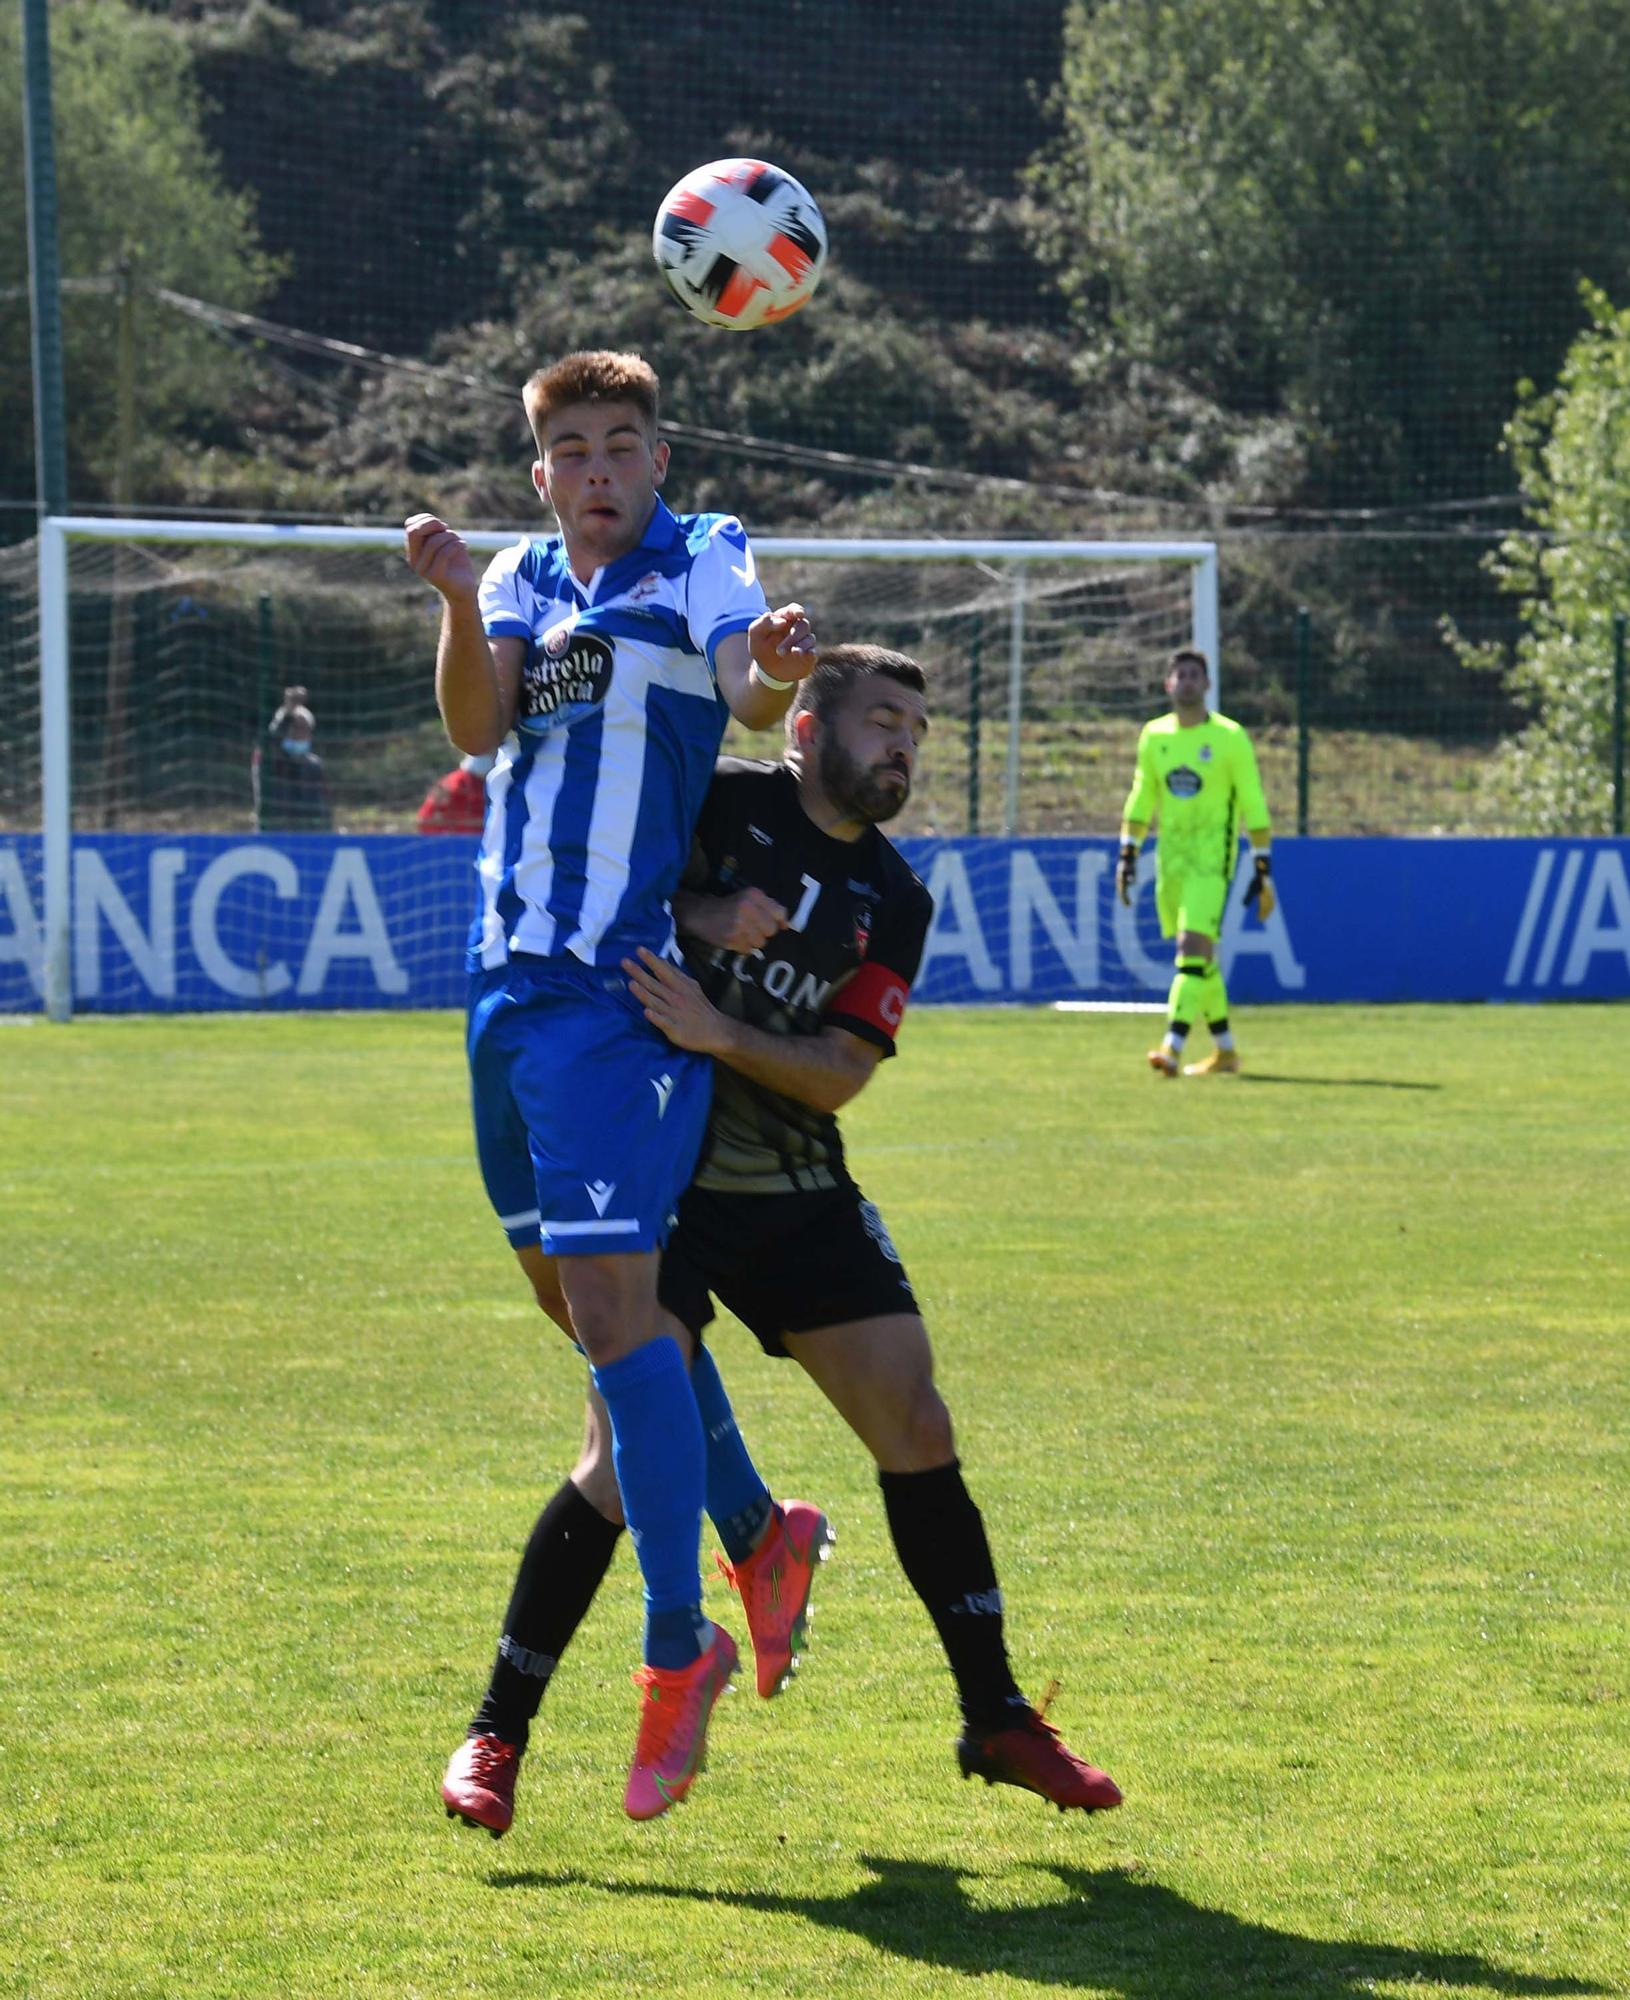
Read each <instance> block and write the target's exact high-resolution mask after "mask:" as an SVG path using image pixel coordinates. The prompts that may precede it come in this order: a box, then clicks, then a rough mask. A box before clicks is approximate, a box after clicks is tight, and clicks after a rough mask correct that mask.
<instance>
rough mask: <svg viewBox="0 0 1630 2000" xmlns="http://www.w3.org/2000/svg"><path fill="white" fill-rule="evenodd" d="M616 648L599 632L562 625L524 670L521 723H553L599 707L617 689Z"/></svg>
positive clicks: (529, 658)
mask: <svg viewBox="0 0 1630 2000" xmlns="http://www.w3.org/2000/svg"><path fill="white" fill-rule="evenodd" d="M611 666H612V649H611V645H610V643H609V641H607V640H605V639H601V638H598V637H597V636H596V635H595V634H594V633H593V632H580V631H576V630H574V628H573V627H572V626H570V625H557V626H556V627H555V629H554V631H552V632H550V633H548V634H546V635H545V638H544V641H543V645H542V647H541V648H537V647H534V648H533V649H532V650H531V652H530V653H529V654H528V656H527V661H526V665H525V667H524V668H523V670H522V674H521V702H520V726H521V727H522V728H523V729H533V730H540V729H548V728H549V727H550V726H551V725H552V724H554V723H556V722H563V721H570V720H571V719H572V718H573V717H574V716H578V715H582V714H585V713H587V711H588V710H590V709H593V708H598V707H599V706H600V704H601V702H603V701H604V700H605V698H606V696H607V694H608V693H609V692H610V690H611Z"/></svg>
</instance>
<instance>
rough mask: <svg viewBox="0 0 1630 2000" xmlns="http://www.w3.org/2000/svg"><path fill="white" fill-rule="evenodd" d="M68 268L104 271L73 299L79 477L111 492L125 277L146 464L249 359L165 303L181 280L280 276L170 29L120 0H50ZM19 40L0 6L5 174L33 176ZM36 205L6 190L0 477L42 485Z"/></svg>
mask: <svg viewBox="0 0 1630 2000" xmlns="http://www.w3.org/2000/svg"><path fill="white" fill-rule="evenodd" d="M51 36H52V69H53V94H54V99H55V104H54V112H55V119H54V122H55V132H56V155H57V180H58V202H59V211H60V244H61V258H62V271H63V276H64V278H65V279H66V280H69V281H70V282H72V281H78V283H79V284H83V282H84V281H86V280H92V281H94V280H103V281H105V285H104V287H103V288H102V289H96V290H81V289H78V288H77V286H76V288H75V289H72V290H70V291H69V292H68V293H67V294H66V296H65V298H64V301H63V318H64V328H63V337H64V350H65V354H64V366H65V373H66V386H67V405H68V450H69V489H70V492H71V493H72V494H73V496H74V497H75V498H76V499H84V498H87V497H89V496H90V495H91V494H93V493H97V494H100V493H106V492H107V491H108V490H109V488H110V487H111V485H112V483H113V479H114V474H115V457H116V438H117V435H118V424H117V421H116V417H117V412H116V407H115V404H116V388H115V384H116V377H117V369H116V365H115V348H116V339H117V329H116V318H117V314H118V310H119V296H118V291H117V288H116V282H115V281H116V276H117V274H118V272H119V270H120V268H121V266H123V267H124V268H125V270H126V271H127V272H128V274H129V278H130V281H131V282H130V299H131V301H132V304H131V310H132V311H133V312H134V313H135V315H136V322H135V328H134V333H135V339H136V347H137V361H136V369H135V374H136V379H137V382H138V385H139V387H138V398H139V401H138V411H137V417H138V423H137V433H136V435H137V453H138V469H141V468H146V469H151V468H153V467H154V466H155V465H156V464H157V463H158V461H159V460H160V459H161V458H162V456H163V454H164V452H165V451H166V449H167V448H169V446H170V443H171V441H172V440H174V439H175V438H177V437H178V436H180V435H181V434H182V433H183V432H184V431H185V430H186V429H187V428H188V427H196V426H198V425H199V424H200V423H207V421H208V419H209V418H210V416H211V415H212V414H214V413H217V412H220V411H222V410H224V409H226V408H227V407H229V405H230V402H231V399H232V397H233V395H234V394H235V392H236V391H237V389H238V387H239V386H240V384H241V382H242V380H243V363H242V361H241V359H240V358H239V357H238V356H236V355H234V354H233V353H232V352H231V351H230V350H228V349H227V348H225V347H224V346H223V345H222V344H221V342H219V341H218V340H217V339H215V338H214V336H213V335H211V334H209V333H208V332H206V331H204V330H202V329H201V328H198V327H195V326H192V325H189V324H188V323H187V322H186V321H185V320H182V319H180V318H178V317H177V316H176V315H175V314H174V313H171V312H169V311H167V310H165V309H162V308H160V307H158V306H156V305H155V304H154V303H153V302H152V301H151V298H150V296H146V297H144V293H146V292H147V291H148V288H151V287H153V286H157V285H164V286H169V287H171V288H173V289H175V290H177V291H181V292H187V293H190V294H196V295H200V296H202V297H204V298H207V299H210V300H213V301H215V302H217V303H220V304H225V305H229V306H236V307H239V308H247V307H252V306H254V305H255V304H257V303H258V301H259V300H260V298H261V297H262V295H263V294H264V293H265V291H266V290H267V289H268V288H269V285H270V283H271V281H272V279H273V277H274V275H275V273H274V271H273V268H272V266H271V265H270V264H269V263H268V261H267V259H266V258H265V257H264V256H263V255H262V254H261V252H260V250H259V247H258V245H257V242H256V237H255V230H254V222H253V204H252V202H251V200H250V198H249V197H248V196H247V195H244V194H241V193H233V192H231V191H229V190H228V189H226V188H225V187H224V186H223V185H222V184H221V180H220V176H219V174H218V172H217V169H216V165H215V161H214V158H213V156H212V155H211V153H210V151H209V149H208V148H207V147H206V146H205V144H204V141H203V138H202V136H201V117H202V107H201V105H200V102H199V97H198V92H197V90H196V87H195V85H194V83H193V79H192V74H191V68H190V65H189V62H188V58H187V55H186V52H185V50H184V48H183V46H182V45H181V43H180V42H179V41H178V40H177V38H176V36H175V35H174V34H173V33H172V32H171V30H170V29H169V28H168V27H167V26H166V25H165V23H163V22H162V21H160V20H157V19H155V18H154V17H152V16H151V15H146V14H141V13H138V12H136V11H135V10H134V9H132V8H131V7H128V6H126V5H124V4H122V0H63V4H59V5H57V6H54V7H53V8H52V9H51ZM22 104H23V88H22V45H21V35H20V32H19V26H18V15H17V9H16V8H15V7H6V8H4V9H3V10H0V176H4V179H5V183H6V185H7V186H9V187H11V188H12V189H14V190H19V189H21V188H22V186H23V182H24V168H23V120H22ZM27 283H28V240H27V219H26V215H25V209H24V204H23V202H22V201H21V200H13V201H9V202H6V203H3V204H0V292H3V293H4V298H3V301H0V311H3V312H4V313H5V314H6V315H7V316H8V318H7V322H6V324H7V328H8V337H7V339H6V340H5V341H4V342H3V343H0V411H4V413H5V415H4V421H3V422H0V492H5V493H9V494H13V495H16V496H18V497H21V496H23V495H25V494H30V493H32V491H33V486H34V478H33V444H32V425H31V422H30V419H29V410H30V401H31V385H30V374H29V337H28V296H27Z"/></svg>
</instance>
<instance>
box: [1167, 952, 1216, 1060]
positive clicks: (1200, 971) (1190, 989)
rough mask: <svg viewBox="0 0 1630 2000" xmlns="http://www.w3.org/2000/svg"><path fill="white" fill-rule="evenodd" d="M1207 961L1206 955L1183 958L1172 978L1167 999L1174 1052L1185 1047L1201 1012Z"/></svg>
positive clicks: (1169, 1032)
mask: <svg viewBox="0 0 1630 2000" xmlns="http://www.w3.org/2000/svg"><path fill="white" fill-rule="evenodd" d="M1206 965H1207V961H1206V960H1205V959H1203V958H1180V959H1179V960H1178V961H1177V977H1176V978H1175V979H1174V980H1173V981H1172V990H1171V992H1170V993H1169V994H1168V995H1167V998H1166V1012H1167V1014H1168V1015H1169V1017H1170V1018H1169V1019H1168V1021H1167V1023H1166V1045H1167V1047H1168V1048H1170V1049H1171V1050H1172V1051H1173V1052H1174V1053H1175V1052H1176V1051H1177V1050H1178V1049H1180V1048H1181V1047H1182V1046H1183V1041H1184V1037H1185V1036H1186V1035H1187V1034H1188V1031H1189V1029H1190V1028H1192V1027H1193V1026H1194V1017H1195V1015H1196V1014H1198V1013H1199V1011H1200V1006H1201V1001H1202V998H1203V996H1204V992H1205V972H1206Z"/></svg>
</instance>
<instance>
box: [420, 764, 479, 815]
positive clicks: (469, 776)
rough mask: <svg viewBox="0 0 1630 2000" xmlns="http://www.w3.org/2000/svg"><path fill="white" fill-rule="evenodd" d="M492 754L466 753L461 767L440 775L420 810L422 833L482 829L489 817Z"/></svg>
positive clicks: (427, 793)
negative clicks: (488, 797)
mask: <svg viewBox="0 0 1630 2000" xmlns="http://www.w3.org/2000/svg"><path fill="white" fill-rule="evenodd" d="M492 766H493V759H492V758H491V757H464V758H461V759H460V760H459V765H458V769H457V770H456V771H449V772H448V773H447V775H446V777H445V778H438V779H437V780H436V782H435V783H434V784H433V785H432V786H431V787H430V789H429V791H428V792H426V793H425V795H424V804H423V805H421V806H420V808H419V812H418V821H419V831H420V832H421V833H479V832H480V831H481V829H482V827H483V826H484V825H485V824H486V819H487V773H488V772H489V771H490V770H491V769H492Z"/></svg>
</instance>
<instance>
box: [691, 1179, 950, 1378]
mask: <svg viewBox="0 0 1630 2000" xmlns="http://www.w3.org/2000/svg"><path fill="white" fill-rule="evenodd" d="M657 1293H658V1296H659V1297H660V1298H661V1300H662V1303H663V1305H665V1306H666V1307H667V1309H668V1311H669V1312H671V1313H672V1314H673V1316H674V1317H675V1319H677V1320H680V1321H681V1322H682V1323H683V1324H684V1325H685V1326H686V1327H688V1328H689V1329H690V1331H691V1332H692V1333H694V1334H698V1335H699V1334H700V1333H701V1331H702V1329H703V1327H705V1326H706V1325H707V1323H708V1321H709V1320H711V1319H712V1318H713V1314H714V1301H715V1300H717V1301H718V1303H719V1304H720V1305H722V1306H725V1307H726V1308H728V1310H729V1311H731V1312H733V1313H734V1314H735V1315H736V1317H737V1319H739V1320H740V1321H741V1323H742V1324H743V1326H745V1327H747V1328H749V1329H750V1330H751V1331H752V1332H753V1333H754V1334H756V1335H757V1337H758V1342H759V1345H760V1346H761V1347H762V1348H763V1349H764V1352H765V1353H766V1354H776V1355H785V1354H786V1351H787V1350H786V1348H785V1347H784V1346H783V1345H782V1343H781V1336H782V1335H783V1334H784V1333H808V1332H809V1331H810V1330H811V1329H812V1328H814V1327H818V1326H844V1325H847V1324H848V1323H849V1322H851V1321H853V1320H859V1319H880V1318H882V1317H883V1316H884V1315H885V1314H888V1313H914V1312H916V1311H917V1300H916V1297H915V1295H914V1294H913V1292H912V1289H911V1280H910V1279H909V1278H908V1277H907V1276H906V1272H905V1266H904V1265H903V1264H902V1263H901V1262H900V1253H899V1251H898V1250H896V1249H895V1247H894V1245H893V1244H892V1243H891V1242H890V1241H889V1232H888V1230H887V1229H886V1228H884V1226H883V1218H882V1216H880V1215H879V1214H878V1212H877V1210H876V1209H875V1208H874V1207H873V1205H872V1204H871V1203H870V1202H869V1201H868V1200H867V1199H866V1197H865V1196H864V1195H863V1194H862V1193H861V1192H860V1190H859V1188H857V1187H855V1186H853V1185H852V1184H850V1185H847V1186H844V1187H836V1188H828V1189H824V1190H822V1191H821V1192H820V1193H818V1194H726V1193H721V1192H719V1191H717V1190H714V1189H710V1188H697V1187H693V1188H690V1189H689V1190H688V1191H687V1192H686V1194H685V1196H684V1198H683V1199H682V1200H681V1201H680V1204H679V1220H678V1223H677V1224H676V1226H675V1228H674V1230H673V1233H672V1234H671V1235H670V1236H669V1238H668V1247H667V1248H666V1249H665V1250H664V1251H663V1253H662V1269H661V1274H660V1276H659V1278H658V1280H657Z"/></svg>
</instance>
